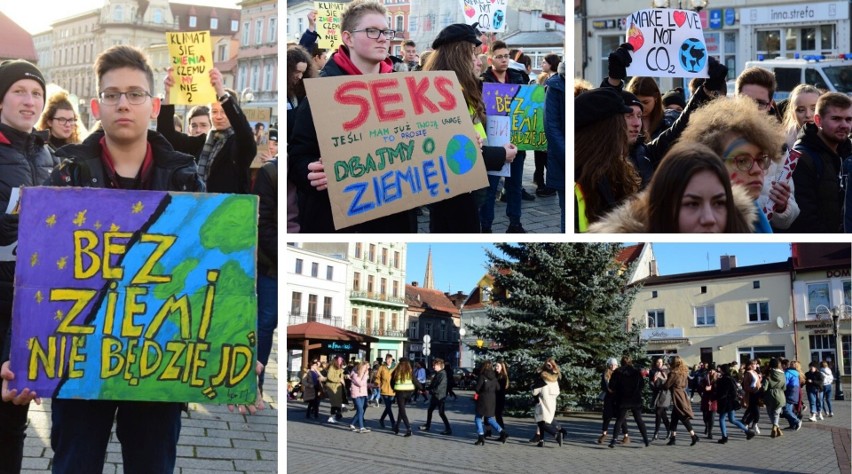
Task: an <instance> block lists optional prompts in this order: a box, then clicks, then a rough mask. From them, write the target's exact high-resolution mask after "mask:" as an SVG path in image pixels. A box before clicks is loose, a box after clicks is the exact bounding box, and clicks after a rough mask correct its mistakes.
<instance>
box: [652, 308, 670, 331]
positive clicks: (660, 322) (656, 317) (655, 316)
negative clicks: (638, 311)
mask: <svg viewBox="0 0 852 474" xmlns="http://www.w3.org/2000/svg"><path fill="white" fill-rule="evenodd" d="M648 327H649V328H664V327H666V311H665V310H664V309H652V310H649V311H648Z"/></svg>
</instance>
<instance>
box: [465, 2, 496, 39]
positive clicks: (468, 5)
mask: <svg viewBox="0 0 852 474" xmlns="http://www.w3.org/2000/svg"><path fill="white" fill-rule="evenodd" d="M459 5H460V6H461V9H462V12H464V21H465V23H466V24H468V25H472V24H474V23H479V26H478V28H479V31H483V32H485V31H489V32H491V31H494V32H503V31H506V15H507V12H508V0H459Z"/></svg>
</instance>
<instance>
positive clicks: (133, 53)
mask: <svg viewBox="0 0 852 474" xmlns="http://www.w3.org/2000/svg"><path fill="white" fill-rule="evenodd" d="M121 68H130V69H136V70H137V71H142V72H143V73H145V78H146V79H148V88H149V89H150V90H149V91H148V92H149V93H150V94H151V95H155V94H154V70H153V69H151V65H150V64H148V57H147V56H145V53H144V52H142V50H141V49H139V48H137V47H135V46H130V45H126V44H118V45H115V46H111V47H110V48H108V49H107V50H106V51H104V52H102V53H101V54H99V55H98V57H97V58H95V65H94V69H95V77H96V78H97V88H98V91H99V92H100V87H101V80H102V79H103V77H104V74H106V73H108V72H110V71H113V70H115V69H121Z"/></svg>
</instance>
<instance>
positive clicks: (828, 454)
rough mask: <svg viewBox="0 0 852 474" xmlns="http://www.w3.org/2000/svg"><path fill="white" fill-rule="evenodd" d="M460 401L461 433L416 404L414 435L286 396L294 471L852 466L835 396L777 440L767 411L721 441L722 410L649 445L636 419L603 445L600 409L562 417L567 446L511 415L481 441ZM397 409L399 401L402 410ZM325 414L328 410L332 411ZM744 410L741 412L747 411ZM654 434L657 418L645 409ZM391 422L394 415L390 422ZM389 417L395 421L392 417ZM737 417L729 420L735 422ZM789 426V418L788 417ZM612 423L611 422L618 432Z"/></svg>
mask: <svg viewBox="0 0 852 474" xmlns="http://www.w3.org/2000/svg"><path fill="white" fill-rule="evenodd" d="M457 393H458V394H459V399H458V400H451V401H448V402H447V417H448V418H449V419H450V424H451V426H452V430H453V434H452V436H441V435H440V434H438V433H439V432H441V431H443V424H442V423H441V421H440V418H439V417H438V414H437V413H434V417H433V420H432V421H433V424H432V430H431V431H430V432H428V433H424V432H421V431H419V430H418V427H419V426H420V425H422V424H423V423H424V421H425V418H426V407H427V406H428V405H426V404H418V405H417V406H416V407H415V406H411V405H409V407H410V408H409V409H408V410H407V412H408V417H409V420H410V421H411V422H412V425H413V429H414V435H413V436H412V437H411V438H404V437H402V436H395V435H394V434H393V432H392V431H390V429H382V428H381V427H379V423H378V418H379V416H380V415H381V412H382V410H383V406H382V407H380V408H373V407H371V408H369V409H368V410H367V413H366V420H367V426H368V427H369V428H371V429H372V430H373V431H372V432H371V433H365V434H356V433H353V432H351V431H350V430H349V420H350V419H351V417H352V415H353V413H354V412H352V411H349V412H346V413H345V414H344V419H343V420H342V421H341V422H340V423H337V424H334V425H331V424H328V423H325V420H326V419H327V418H328V413H329V407H328V405H327V403H323V404H322V405H321V406H320V421H321V423H320V422H316V421H314V420H311V421H310V422H308V421H306V420H305V418H304V407H305V405H304V403H301V402H296V401H290V402H289V403H288V404H287V423H286V425H287V426H286V437H287V454H286V462H287V472H340V471H342V470H351V469H352V468H353V467H354V466H358V468H359V469H358V470H363V471H365V472H377V473H378V472H381V473H385V472H393V473H418V474H420V473H423V472H430V473H445V472H447V473H449V472H479V473H487V474H493V473H495V472H571V473H598V472H599V473H612V472H630V473H631V474H639V473H655V474H659V473H670V472H671V473H674V472H701V473H713V472H743V473H749V474H762V473H780V472H784V473H802V474H804V473H820V474H830V473H841V474H848V473H849V472H850V470H849V466H850V459H849V448H850V435H849V434H850V420H852V418H850V402H849V401H834V402H833V404H834V410H835V411H834V414H835V416H834V417H833V418H826V419H825V420H824V421H820V422H816V423H811V422H809V421H804V423H803V425H802V429H801V430H799V431H792V430H785V432H784V436H783V437H781V438H776V439H772V438H770V436H769V433H770V426H769V425H768V423H767V420H768V418H767V417H766V414H765V412H764V413H762V414H761V423H760V424H759V426H760V427H761V429H762V433H761V434H760V435H758V436H756V437H755V438H754V439H752V440H750V441H746V439H745V435H744V434H743V433H742V432H741V431H739V430H737V429H736V428H734V429H733V430H729V432H728V435H729V442H728V443H727V444H725V445H721V444H718V443H717V442H716V440H718V438H719V437H720V436H721V435H720V434H719V427H718V419H717V420H716V421H717V423H716V427H715V428H714V432H713V434H714V438H715V439H714V440H708V439H707V438H706V437H704V436H702V437H701V441H700V442H699V443H698V444H696V445H695V446H692V447H690V445H689V436H688V435H687V434H686V433H685V432H684V430H683V428H682V427H681V428H680V429H679V433H678V437H677V440H678V442H677V445H675V446H666V445H665V441H654V442H652V443H651V446H650V447H648V448H645V447H644V445H643V443H642V438H641V436H640V435H639V431H638V429H637V428H636V426H635V424H634V423H633V422H632V421H628V429H629V432H630V437H631V442H630V444H628V445H620V444H619V445H617V446H616V448H615V449H609V448H608V446H607V445H608V442H609V439H607V441H605V442H604V444H597V437H598V435H599V434H600V424H601V421H600V415H599V414H597V413H582V414H576V415H571V416H568V417H565V416H560V417H559V421H560V422H561V423H562V426H563V427H565V428H566V429H567V430H568V436H567V437H566V438H565V443H564V445H563V446H562V447H561V448H560V447H559V446H558V445H557V444H556V443H555V442H554V441H553V439H552V438H548V439H547V441H546V444H545V447H544V448H537V447H536V446H535V445H534V444H530V443H528V442H527V440H528V439H529V438H530V437H532V435H533V433H534V431H535V424H534V421H533V420H532V418H526V419H518V418H506V419H505V423H506V431H507V433H508V434H509V435H510V438H509V439H508V441H507V442H506V444H505V445H501V444H499V443H498V442H497V441H495V440H493V439H491V440H486V443H485V446H474V444H473V443H474V441H475V440H476V434H475V428H474V425H473V402H472V400H471V392H457ZM693 408H694V410H695V413H696V414H697V417H698V420H697V421H696V420H694V421H696V423H695V424H694V426H693V427H694V429H695V430H696V432H697V433H698V434H701V432H702V431H703V429H704V426H703V424H702V423H701V421H700V419H701V411H700V409H699V406H698V404H696V405H695V406H694V407H693ZM395 414H396V408H394V415H395ZM323 415H325V416H323ZM740 415H741V413H740ZM644 420H645V424H646V426H647V427H648V428H649V436H650V435H651V434H652V433H653V428H654V425H653V422H654V418H653V416H652V415H646V416H645V417H644ZM386 423H387V421H386ZM388 426H390V425H389V424H388ZM729 426H730V424H729ZM781 426H782V429H783V428H785V427H786V426H787V423H786V421H783V420H782V425H781ZM611 434H612V431H611V430H610V435H611Z"/></svg>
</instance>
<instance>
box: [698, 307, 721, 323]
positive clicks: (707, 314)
mask: <svg viewBox="0 0 852 474" xmlns="http://www.w3.org/2000/svg"><path fill="white" fill-rule="evenodd" d="M695 325H696V326H715V325H716V307H715V306H714V305H712V304H711V305H707V306H696V307H695Z"/></svg>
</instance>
